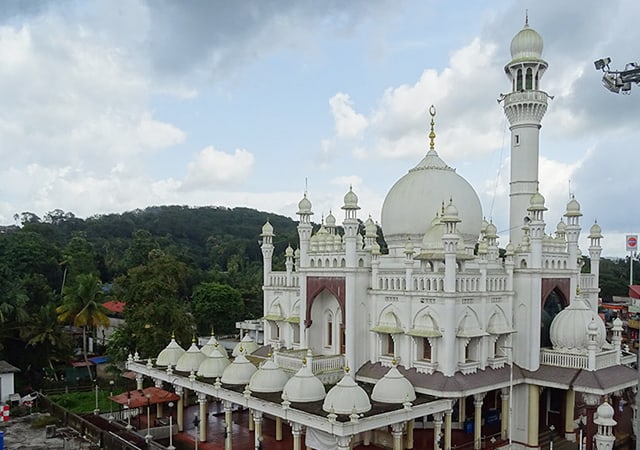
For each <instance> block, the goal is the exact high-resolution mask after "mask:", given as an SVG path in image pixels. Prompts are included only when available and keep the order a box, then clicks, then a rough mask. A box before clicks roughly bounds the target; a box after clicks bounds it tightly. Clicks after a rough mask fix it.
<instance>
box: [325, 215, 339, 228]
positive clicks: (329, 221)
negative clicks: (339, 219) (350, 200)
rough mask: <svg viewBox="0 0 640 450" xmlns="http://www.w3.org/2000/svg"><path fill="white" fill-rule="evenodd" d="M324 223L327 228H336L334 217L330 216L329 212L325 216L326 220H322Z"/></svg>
mask: <svg viewBox="0 0 640 450" xmlns="http://www.w3.org/2000/svg"><path fill="white" fill-rule="evenodd" d="M324 223H326V224H327V226H328V227H335V226H336V217H335V216H334V215H333V214H331V211H329V215H328V216H327V218H326V219H324Z"/></svg>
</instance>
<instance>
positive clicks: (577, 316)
mask: <svg viewBox="0 0 640 450" xmlns="http://www.w3.org/2000/svg"><path fill="white" fill-rule="evenodd" d="M590 326H591V327H593V328H594V330H595V332H596V350H597V351H600V350H601V349H602V347H603V346H604V344H605V342H606V341H605V339H606V335H607V331H606V329H605V326H604V322H603V321H602V319H601V318H600V316H598V315H597V314H596V313H595V312H593V311H592V310H591V308H590V307H589V306H588V305H587V304H586V303H585V302H584V300H583V299H581V298H580V297H577V298H576V299H574V300H573V301H572V302H571V303H570V304H569V306H567V307H566V308H565V309H563V310H562V311H560V312H559V313H558V315H557V316H556V317H555V318H554V319H553V322H551V328H550V330H549V335H550V337H551V343H552V344H553V349H554V350H562V351H565V352H568V353H578V354H586V353H587V348H588V346H589V333H588V331H589V327H590Z"/></svg>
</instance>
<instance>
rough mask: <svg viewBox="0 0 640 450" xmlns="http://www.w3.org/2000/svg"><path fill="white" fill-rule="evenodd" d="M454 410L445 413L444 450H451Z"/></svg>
mask: <svg viewBox="0 0 640 450" xmlns="http://www.w3.org/2000/svg"><path fill="white" fill-rule="evenodd" d="M452 414H453V410H451V409H448V410H447V411H445V412H444V450H451V415H452Z"/></svg>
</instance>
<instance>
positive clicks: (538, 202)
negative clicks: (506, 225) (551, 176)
mask: <svg viewBox="0 0 640 450" xmlns="http://www.w3.org/2000/svg"><path fill="white" fill-rule="evenodd" d="M544 202H545V199H544V197H543V196H542V194H541V193H540V192H538V191H536V192H535V193H534V194H533V195H532V196H531V199H530V200H529V207H528V208H527V211H546V210H547V208H545V206H544Z"/></svg>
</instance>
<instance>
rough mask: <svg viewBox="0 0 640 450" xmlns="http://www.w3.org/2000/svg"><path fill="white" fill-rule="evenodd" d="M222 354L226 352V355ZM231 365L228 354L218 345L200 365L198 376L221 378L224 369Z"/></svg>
mask: <svg viewBox="0 0 640 450" xmlns="http://www.w3.org/2000/svg"><path fill="white" fill-rule="evenodd" d="M221 350H222V351H221ZM222 352H224V354H222ZM229 364H231V361H229V358H227V352H226V351H225V350H224V349H220V347H219V346H218V345H216V346H215V347H214V348H213V350H211V352H209V355H208V356H207V357H206V358H205V359H204V360H203V361H202V362H201V363H200V366H199V367H198V372H197V375H198V376H199V377H204V378H218V377H221V376H222V374H223V373H224V369H226V368H227V366H228V365H229Z"/></svg>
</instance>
